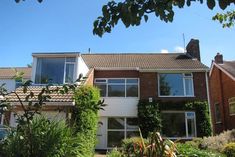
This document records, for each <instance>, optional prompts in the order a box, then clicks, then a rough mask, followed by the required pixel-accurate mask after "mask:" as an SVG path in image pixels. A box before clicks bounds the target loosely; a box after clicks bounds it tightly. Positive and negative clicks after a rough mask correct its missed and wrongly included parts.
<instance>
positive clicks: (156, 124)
mask: <svg viewBox="0 0 235 157" xmlns="http://www.w3.org/2000/svg"><path fill="white" fill-rule="evenodd" d="M164 110H174V111H182V110H183V111H195V113H196V122H197V136H198V137H203V136H210V135H211V134H212V129H211V123H210V116H209V110H208V103H207V102H206V101H193V102H186V101H180V102H161V101H157V102H152V103H149V102H148V100H140V101H139V104H138V117H139V126H140V128H141V130H142V132H143V135H144V137H146V135H147V134H148V133H149V132H151V131H153V130H154V129H155V130H160V127H161V114H160V113H161V111H164Z"/></svg>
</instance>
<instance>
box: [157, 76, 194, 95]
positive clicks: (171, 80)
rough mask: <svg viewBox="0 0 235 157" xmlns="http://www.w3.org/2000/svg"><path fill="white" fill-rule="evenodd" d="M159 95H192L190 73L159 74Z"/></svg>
mask: <svg viewBox="0 0 235 157" xmlns="http://www.w3.org/2000/svg"><path fill="white" fill-rule="evenodd" d="M159 95H160V96H193V95H194V91H193V76H192V74H191V73H185V74H163V73H162V74H159Z"/></svg>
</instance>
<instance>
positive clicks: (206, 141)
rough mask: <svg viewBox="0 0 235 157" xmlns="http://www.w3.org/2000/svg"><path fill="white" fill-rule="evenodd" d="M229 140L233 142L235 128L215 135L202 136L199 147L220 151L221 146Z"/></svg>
mask: <svg viewBox="0 0 235 157" xmlns="http://www.w3.org/2000/svg"><path fill="white" fill-rule="evenodd" d="M231 142H235V129H233V130H230V131H225V132H223V133H221V134H219V135H216V136H211V137H204V138H203V141H202V143H201V148H204V149H212V150H219V151H220V152H221V151H222V150H223V147H224V146H225V145H226V144H228V143H231Z"/></svg>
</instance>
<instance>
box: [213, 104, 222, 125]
mask: <svg viewBox="0 0 235 157" xmlns="http://www.w3.org/2000/svg"><path fill="white" fill-rule="evenodd" d="M214 107H215V122H216V123H221V112H220V106H219V104H218V103H217V104H215V106H214Z"/></svg>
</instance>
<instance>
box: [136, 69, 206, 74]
mask: <svg viewBox="0 0 235 157" xmlns="http://www.w3.org/2000/svg"><path fill="white" fill-rule="evenodd" d="M209 70H210V69H209V68H208V69H140V70H139V71H140V72H159V73H164V72H171V73H174V72H175V73H176V72H209Z"/></svg>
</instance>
